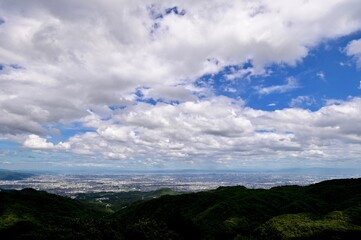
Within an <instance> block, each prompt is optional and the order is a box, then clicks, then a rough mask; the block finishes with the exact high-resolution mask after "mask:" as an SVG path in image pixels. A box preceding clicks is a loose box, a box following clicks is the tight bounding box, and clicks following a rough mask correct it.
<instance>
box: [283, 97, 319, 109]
mask: <svg viewBox="0 0 361 240" xmlns="http://www.w3.org/2000/svg"><path fill="white" fill-rule="evenodd" d="M314 104H316V100H315V99H314V98H313V97H310V96H298V97H296V98H292V99H291V102H290V104H289V106H290V107H303V106H306V107H308V106H312V105H314Z"/></svg>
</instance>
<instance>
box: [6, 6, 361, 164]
mask: <svg viewBox="0 0 361 240" xmlns="http://www.w3.org/2000/svg"><path fill="white" fill-rule="evenodd" d="M360 12H361V5H360V4H359V1H357V0H330V1H328V2H327V4H326V5H325V4H324V2H321V1H303V0H295V1H283V0H273V1H263V0H260V1H248V0H244V1H238V0H231V1H224V2H220V1H217V0H211V1H210V0H207V1H206V0H200V1H188V0H187V1H175V0H171V1H159V0H154V1H150V0H144V1H141V0H135V1H125V0H121V1H116V0H109V1H97V0H89V1H74V0H64V1H45V0H34V1H26V0H2V1H0V19H1V21H0V35H1V38H0V56H1V62H0V66H1V69H0V84H1V85H0V86H1V87H0V134H2V135H3V136H8V134H10V135H11V136H28V138H26V140H25V141H24V142H23V145H24V147H27V148H31V149H53V150H57V151H72V152H76V153H79V154H93V155H103V156H104V157H107V158H111V159H132V158H135V157H143V158H149V157H151V158H152V159H153V160H154V159H165V158H173V159H177V158H179V159H184V158H191V157H193V158H194V159H202V158H203V159H206V158H209V157H210V156H212V158H214V159H216V158H218V159H221V158H224V159H228V158H232V159H239V158H241V157H244V156H253V157H256V156H262V157H264V156H286V155H287V154H285V153H286V152H287V153H289V152H292V154H295V156H300V151H299V150H300V149H301V150H305V149H307V151H308V152H309V153H310V154H311V153H313V154H316V153H321V151H325V152H326V153H330V151H331V150H330V149H331V148H332V146H336V145H335V142H342V143H345V144H348V143H349V144H358V143H359V142H358V141H359V135H357V134H355V133H354V132H353V133H352V131H351V129H348V128H347V126H346V125H344V124H340V125H337V124H336V123H337V122H338V121H344V122H345V123H346V122H347V123H351V122H350V121H356V120H358V119H357V118H358V117H357V116H356V115H355V116H353V118H350V119H348V118H347V119H346V117H345V116H346V115H347V114H345V113H343V112H342V111H341V110H344V109H346V108H347V107H348V108H350V109H354V110H353V111H356V112H357V110H355V107H359V100H357V99H356V100H352V101H350V102H349V103H347V102H346V103H342V104H340V106H339V108H340V109H337V108H336V107H334V108H332V107H331V106H326V107H325V108H323V109H321V110H319V111H317V112H315V113H311V112H307V111H306V112H304V111H305V110H300V109H297V110H291V109H289V110H284V111H279V112H277V111H276V112H264V111H258V110H254V109H250V108H247V107H245V106H244V104H243V102H242V100H232V99H228V98H222V97H216V96H215V94H214V93H213V92H212V89H209V88H207V86H203V87H200V86H197V85H195V84H194V83H195V81H197V79H199V78H200V77H202V76H204V75H207V74H208V75H209V74H210V75H211V74H216V73H218V72H219V71H221V70H222V69H224V68H225V67H227V66H243V65H244V64H245V63H251V64H252V67H250V68H248V69H243V70H242V69H241V70H239V71H235V72H233V73H231V74H229V75H228V76H226V80H227V81H235V79H237V78H241V77H244V76H248V75H249V74H252V75H262V74H265V73H267V71H266V70H265V69H267V67H268V66H270V65H272V64H280V65H295V64H297V63H298V62H300V61H302V59H303V58H304V57H306V56H307V54H308V52H309V50H310V48H312V47H315V46H317V44H319V43H320V42H321V41H324V40H325V39H332V38H335V37H339V36H344V35H347V34H350V33H353V32H355V31H357V30H359V29H360V28H361V15H360V14H359V13H360ZM358 44H359V43H358V41H355V42H352V43H350V44H349V45H348V47H347V54H349V55H350V56H351V55H352V56H355V57H357V58H358V54H359V51H358V47H357V46H358ZM297 87H299V84H298V82H297V81H296V80H295V79H294V78H288V79H287V80H286V83H285V84H284V85H273V84H272V83H265V86H261V87H259V88H258V89H257V90H258V92H259V93H260V94H266V95H267V94H272V93H284V92H287V91H291V90H293V89H295V88H297ZM234 91H235V90H234V89H231V88H230V89H229V92H234ZM151 100H153V101H157V100H159V102H158V103H157V104H155V103H154V102H153V104H149V103H148V102H150V101H151ZM295 101H296V100H295ZM142 102H143V103H142ZM327 111H330V112H333V113H334V115H332V114H328V112H327ZM340 111H341V112H340ZM303 114H304V115H303ZM325 115H327V116H330V117H331V119H336V117H337V116H338V118H337V119H336V120H335V122H332V123H331V122H328V125H327V124H326V123H324V124H326V125H325V126H323V125H322V122H327V121H326V119H324V118H323V117H322V116H325ZM306 117H308V118H307V119H304V118H306ZM297 119H304V121H305V122H306V123H308V124H310V129H309V130H308V131H306V132H307V133H309V134H310V133H312V134H311V135H314V134H315V133H314V132H313V131H314V130H315V129H317V130H320V134H317V135H316V136H314V138H311V137H307V136H306V134H302V133H300V132H301V130H300V129H299V128H300V125H297V124H296V122H294V121H296V120H297ZM317 119H318V121H316V120H317ZM280 122H284V123H285V124H284V125H282V126H280V125H279V123H280ZM316 122H317V124H318V125H317V124H316ZM359 122H360V121H359ZM72 124H80V125H81V126H82V127H87V128H89V129H90V130H89V131H86V132H85V133H82V132H79V133H74V135H73V136H70V137H69V138H68V139H67V140H66V141H65V142H64V143H60V144H56V145H54V144H52V143H50V142H47V141H46V139H45V138H42V137H41V136H46V135H48V134H52V131H53V130H51V129H54V128H56V127H57V125H72ZM302 126H303V124H302ZM350 126H355V127H358V125H357V124H354V125H352V124H351V125H350ZM49 129H50V130H49ZM302 129H303V128H302ZM306 130H307V128H306ZM326 130H327V131H326ZM83 132H84V131H83ZM326 132H327V134H326ZM356 132H357V131H356ZM321 133H322V134H324V137H325V138H329V139H332V140H330V142H327V144H328V143H329V145H327V144H326V145H325V144H324V143H322V142H321V140H322V137H323V135H322V136H321ZM331 133H332V134H331ZM57 134H58V135H60V134H61V132H57ZM330 134H331V135H330ZM19 138H21V137H19ZM313 141H314V142H313ZM351 142H352V143H351ZM350 146H351V145H350ZM307 151H306V152H305V153H303V154H306V155H307ZM335 151H336V150H335ZM340 151H341V150H340ZM351 152H352V151H351ZM353 152H355V151H353ZM319 155H320V156H321V155H322V154H319ZM287 156H289V155H287Z"/></svg>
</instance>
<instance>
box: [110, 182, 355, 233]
mask: <svg viewBox="0 0 361 240" xmlns="http://www.w3.org/2000/svg"><path fill="white" fill-rule="evenodd" d="M115 217H116V218H118V219H119V221H120V222H121V224H122V225H123V226H128V228H130V229H131V231H130V232H129V238H132V235H136V236H138V238H139V237H140V235H142V232H141V231H142V229H141V228H140V227H139V229H134V227H133V226H134V224H135V223H137V224H138V225H139V224H140V225H141V224H142V221H145V220H146V221H145V222H144V224H146V223H147V221H148V222H149V221H151V222H153V225H159V226H163V227H164V228H167V229H168V230H169V231H171V232H173V233H175V234H176V235H178V237H179V238H180V239H234V238H238V239H265V238H268V239H313V238H314V237H316V236H323V237H325V238H328V239H348V238H350V239H355V236H358V237H359V239H361V227H360V226H361V179H348V180H332V181H326V182H322V183H319V184H314V185H311V186H306V187H299V186H285V187H276V188H272V189H270V190H263V189H247V188H245V187H222V188H218V189H216V190H212V191H207V192H201V193H193V194H184V195H180V196H165V197H162V198H160V199H156V200H151V201H148V202H145V203H139V204H135V205H133V206H131V207H130V208H127V209H126V210H124V211H121V212H118V213H117V214H116V216H115ZM132 231H133V232H132ZM295 232H298V234H295ZM137 234H138V235H137ZM145 235H146V233H145ZM134 239H135V238H134Z"/></svg>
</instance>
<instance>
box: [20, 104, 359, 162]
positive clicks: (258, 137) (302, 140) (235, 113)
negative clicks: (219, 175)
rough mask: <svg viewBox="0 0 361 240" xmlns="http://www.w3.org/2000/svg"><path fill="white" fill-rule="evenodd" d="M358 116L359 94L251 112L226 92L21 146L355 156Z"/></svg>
mask: <svg viewBox="0 0 361 240" xmlns="http://www.w3.org/2000/svg"><path fill="white" fill-rule="evenodd" d="M360 116H361V99H360V98H355V99H351V100H350V101H347V102H340V103H338V104H337V105H336V104H333V105H328V106H325V107H323V108H321V109H319V110H318V111H315V112H311V111H309V110H304V109H299V108H295V109H283V110H276V111H274V112H267V111H261V110H254V109H251V108H247V107H245V106H244V105H243V103H242V102H239V101H235V100H232V99H229V98H225V97H220V98H215V99H212V100H203V101H200V102H185V103H182V104H179V105H170V104H158V105H156V106H153V105H150V104H145V103H144V104H138V105H136V106H133V107H130V108H129V109H127V110H126V111H123V112H120V113H119V114H117V115H115V116H114V117H113V120H112V121H102V120H99V121H100V122H98V123H97V124H94V120H91V121H93V126H94V130H95V132H88V133H85V134H79V135H76V136H73V137H71V138H70V139H69V140H68V141H67V142H65V143H61V144H58V145H55V146H52V145H48V144H49V143H45V140H40V139H39V138H38V137H37V138H35V137H34V136H33V137H32V139H35V140H36V142H38V144H33V145H31V144H25V143H27V142H26V141H25V143H24V146H26V147H28V148H45V146H46V147H48V148H51V147H52V148H53V149H57V150H66V151H71V152H75V153H80V154H90V155H95V156H96V155H101V156H103V157H105V158H109V159H123V160H136V159H148V160H150V162H152V161H156V162H157V163H159V162H162V161H164V162H167V161H172V160H173V161H179V160H183V161H196V162H208V163H212V162H213V163H214V162H218V161H226V162H228V163H229V164H237V163H238V162H243V161H255V160H259V161H261V160H267V159H275V158H277V159H288V160H292V159H299V160H305V159H311V160H314V159H324V160H329V161H332V160H357V159H358V157H359V155H360V154H361V151H360V149H361V148H360V145H361V124H360V122H361V121H360ZM93 117H94V116H93ZM98 119H100V118H98ZM88 120H89V119H88ZM84 121H87V120H84ZM39 146H42V147H39Z"/></svg>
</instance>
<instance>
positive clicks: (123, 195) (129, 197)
mask: <svg viewBox="0 0 361 240" xmlns="http://www.w3.org/2000/svg"><path fill="white" fill-rule="evenodd" d="M178 194H180V193H178V192H174V191H173V190H172V189H170V188H160V189H158V190H155V191H150V192H140V191H130V192H117V193H114V192H96V193H80V194H78V195H77V196H76V199H78V200H81V201H85V202H88V203H94V204H95V205H98V206H99V207H102V208H105V209H106V210H107V211H109V212H114V211H117V210H120V209H123V208H125V207H127V206H129V205H130V204H132V203H134V202H136V201H146V200H150V199H154V198H159V197H161V196H165V195H178Z"/></svg>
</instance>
